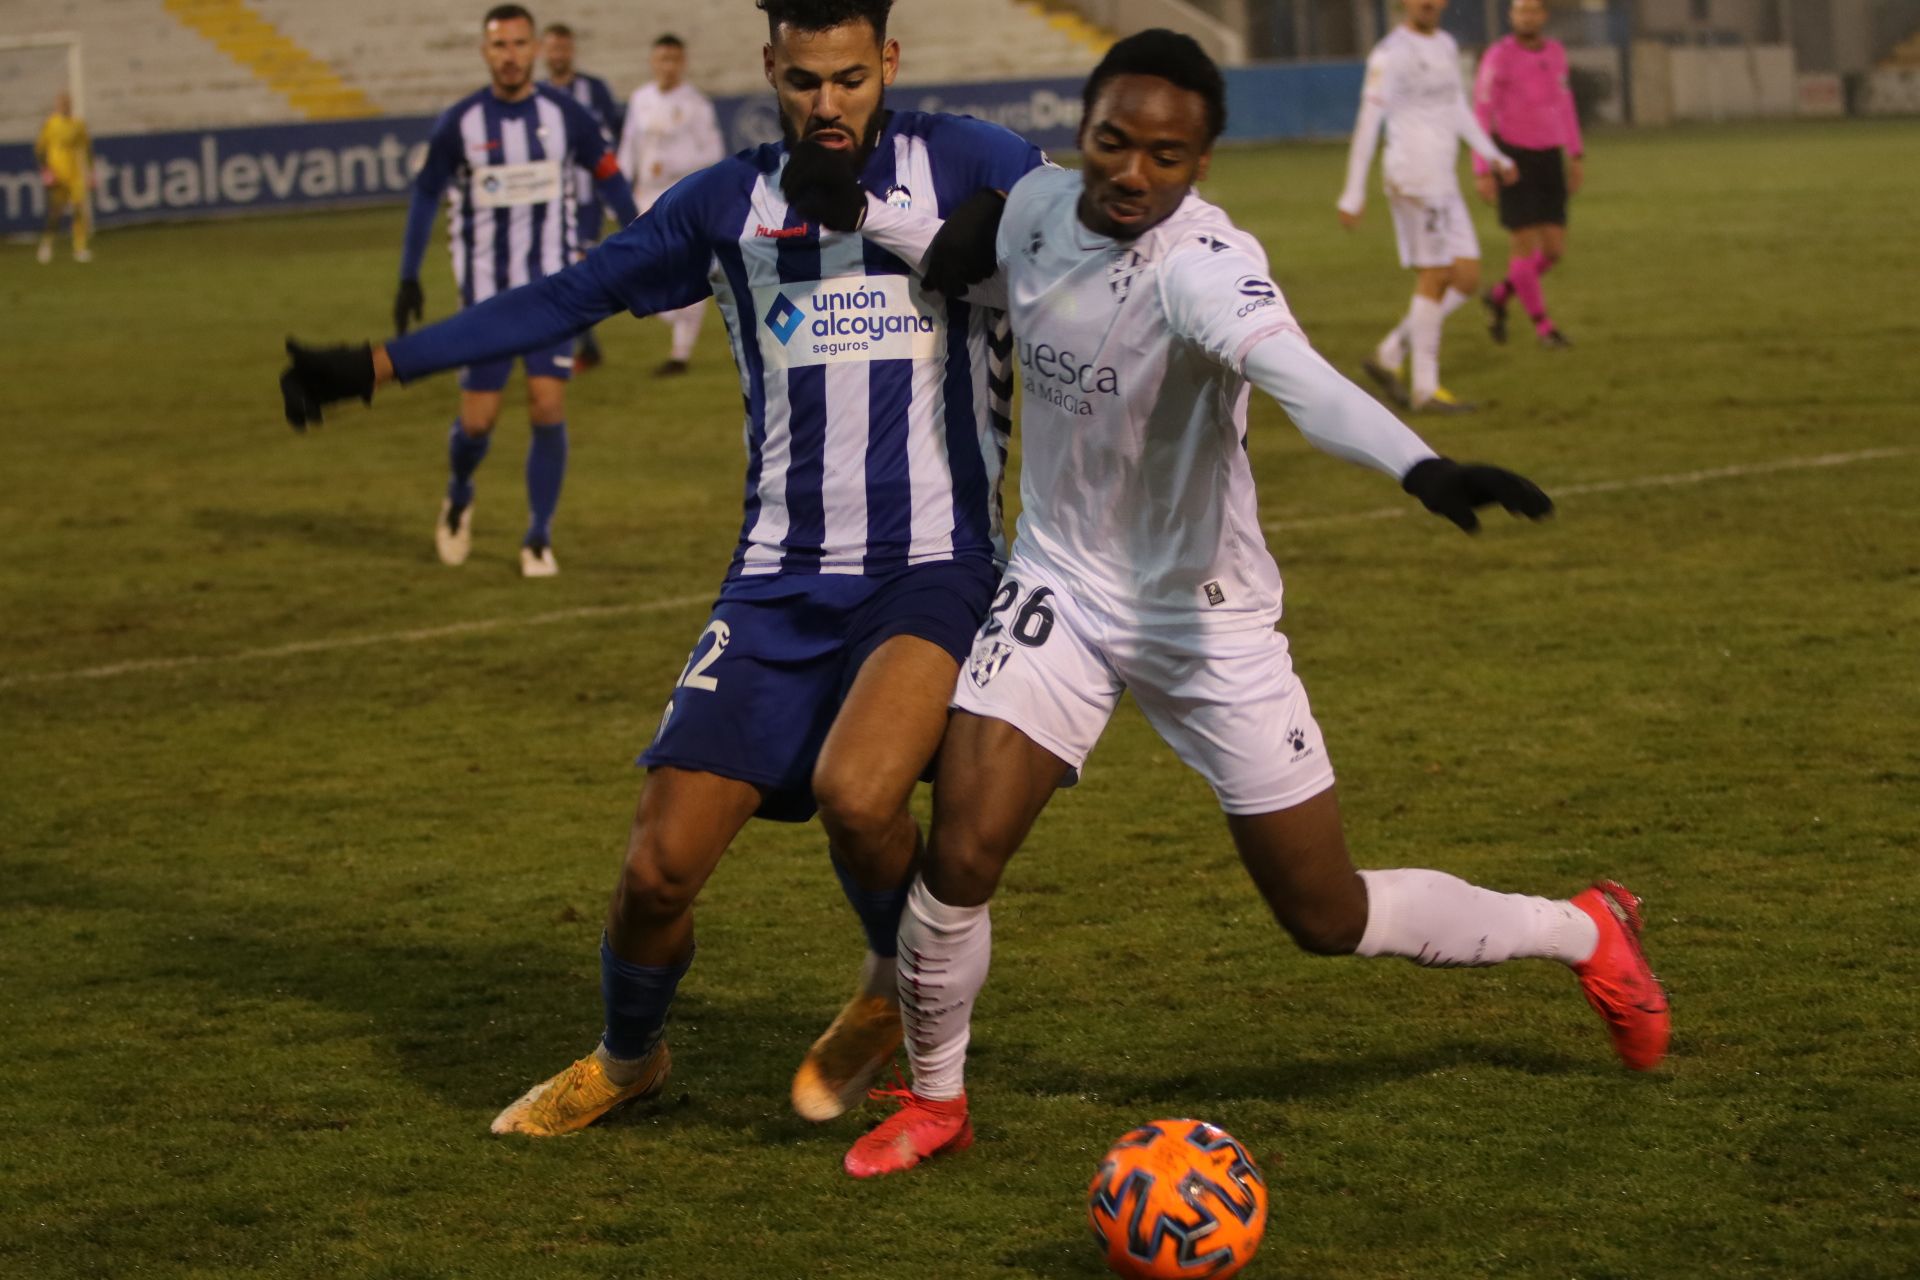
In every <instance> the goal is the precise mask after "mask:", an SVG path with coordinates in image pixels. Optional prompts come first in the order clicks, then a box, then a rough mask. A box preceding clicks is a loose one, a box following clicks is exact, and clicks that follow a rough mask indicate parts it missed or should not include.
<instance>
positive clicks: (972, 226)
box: [920, 191, 1007, 298]
mask: <svg viewBox="0 0 1920 1280" xmlns="http://www.w3.org/2000/svg"><path fill="white" fill-rule="evenodd" d="M1006 211H1007V198H1006V197H1005V196H1003V195H1001V194H1000V193H999V192H998V191H976V192H974V193H973V194H972V195H970V196H968V197H967V198H966V199H965V200H962V201H961V202H960V203H959V205H958V206H957V207H956V208H955V209H954V211H953V212H952V213H950V214H948V215H947V220H946V223H945V224H944V225H943V226H942V227H941V228H940V230H939V231H937V232H935V233H934V237H933V243H932V244H929V245H928V246H927V256H926V260H925V261H924V262H923V263H922V264H921V266H920V278H921V279H922V280H924V281H926V285H927V287H928V288H929V289H935V290H938V291H939V292H941V293H944V294H946V295H947V296H948V297H949V298H957V297H959V296H960V295H961V294H963V293H965V292H966V291H967V289H968V288H969V287H970V286H972V285H976V284H979V283H980V282H981V281H982V280H985V279H987V278H988V277H989V276H991V275H992V274H993V273H994V272H995V271H998V270H999V269H1000V259H999V254H998V252H997V251H996V248H995V243H996V241H998V239H999V237H1000V215H1001V214H1003V213H1005V212H1006Z"/></svg>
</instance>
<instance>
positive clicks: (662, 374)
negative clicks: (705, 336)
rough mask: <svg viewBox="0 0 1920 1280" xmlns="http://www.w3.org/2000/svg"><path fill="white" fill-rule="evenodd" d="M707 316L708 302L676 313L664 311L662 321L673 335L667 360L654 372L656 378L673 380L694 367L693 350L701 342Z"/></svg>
mask: <svg viewBox="0 0 1920 1280" xmlns="http://www.w3.org/2000/svg"><path fill="white" fill-rule="evenodd" d="M706 315H707V304H706V302H705V301H704V300H703V301H700V302H696V303H694V304H693V305H692V306H690V307H681V308H679V309H678V310H676V311H662V312H661V313H660V321H661V323H662V324H664V325H666V326H667V330H668V332H669V333H670V334H671V335H672V336H671V338H670V339H669V342H668V347H667V358H666V360H665V361H664V362H663V363H662V364H661V365H660V366H659V367H658V368H657V369H655V370H654V371H653V374H654V376H655V377H656V378H671V377H674V376H675V375H677V374H682V373H685V372H686V371H687V370H688V369H689V368H691V367H692V362H693V348H694V345H695V344H696V343H698V342H699V341H700V326H701V324H702V323H703V322H704V321H705V319H706Z"/></svg>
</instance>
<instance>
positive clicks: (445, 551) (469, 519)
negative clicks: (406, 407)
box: [433, 360, 513, 565]
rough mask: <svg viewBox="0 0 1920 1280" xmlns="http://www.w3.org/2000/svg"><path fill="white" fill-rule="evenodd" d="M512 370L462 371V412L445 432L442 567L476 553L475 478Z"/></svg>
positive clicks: (437, 541)
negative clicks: (445, 467)
mask: <svg viewBox="0 0 1920 1280" xmlns="http://www.w3.org/2000/svg"><path fill="white" fill-rule="evenodd" d="M512 371H513V362H512V361H511V360H496V361H493V362H491V363H489V364H484V365H468V366H467V367H466V368H464V369H462V370H461V371H460V412H459V414H458V415H457V416H455V418H454V420H453V426H452V427H451V428H449V429H448V431H447V492H446V496H445V497H443V498H442V499H441V502H440V517H439V519H438V520H437V521H435V523H434V539H433V541H434V550H435V551H437V552H438V553H439V556H440V563H442V564H447V565H462V564H465V563H466V562H467V556H468V555H469V554H470V553H471V552H472V550H473V495H474V487H473V474H474V472H476V471H478V470H479V469H480V464H481V463H482V462H485V461H486V458H487V450H488V449H489V448H490V447H491V446H492V444H493V428H494V424H495V423H497V422H498V421H499V420H500V401H501V390H502V388H504V387H505V386H506V385H507V377H508V375H509V374H510V373H511V372H512Z"/></svg>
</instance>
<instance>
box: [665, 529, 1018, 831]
mask: <svg viewBox="0 0 1920 1280" xmlns="http://www.w3.org/2000/svg"><path fill="white" fill-rule="evenodd" d="M999 576H1000V575H999V570H997V569H996V568H995V567H994V565H993V562H992V561H991V560H987V559H984V558H976V559H967V560H942V561H939V562H937V563H934V564H922V565H914V566H911V567H909V568H906V569H902V570H900V571H899V572H897V573H892V574H889V575H887V576H886V577H880V578H862V577H852V576H845V575H840V574H775V575H770V576H767V577H757V578H736V579H734V580H733V581H731V582H729V583H727V584H726V586H724V587H723V588H721V591H720V599H719V600H718V601H717V602H716V603H715V604H714V606H713V615H712V618H711V619H710V620H709V621H708V623H707V629H706V630H705V631H703V632H701V633H700V638H699V639H698V640H697V641H695V642H694V646H693V653H692V654H691V655H689V656H688V658H687V665H686V667H685V669H684V670H682V671H681V673H680V679H679V680H678V682H677V683H676V685H675V687H674V690H673V697H672V698H671V699H669V700H668V702H667V709H666V713H665V714H664V715H662V716H661V717H660V730H659V732H658V733H656V734H655V735H654V739H653V745H651V746H649V747H648V748H647V750H646V753H645V754H644V755H642V756H641V757H640V763H641V764H643V765H645V766H647V767H648V768H654V767H657V766H659V765H671V766H673V767H675V768H678V769H692V770H697V771H699V772H701V773H716V774H719V775H720V776H721V777H725V778H738V779H739V780H740V781H742V782H750V783H752V784H753V785H755V786H757V787H760V788H762V789H763V790H764V791H765V792H766V797H765V800H764V801H763V803H762V804H761V806H760V809H759V812H758V815H757V816H759V817H762V818H771V819H773V820H775V821H777V822H805V821H806V820H807V819H809V818H811V817H812V816H813V814H814V811H815V809H816V808H817V806H816V804H815V803H814V799H813V765H814V761H815V760H816V759H817V758H818V757H819V755H820V748H821V746H822V745H823V744H824V743H825V742H826V740H827V730H828V729H830V728H832V727H833V720H834V717H835V716H836V715H838V714H839V712H840V704H841V703H842V702H844V701H845V700H846V696H847V691H848V690H849V689H851V688H852V687H853V679H854V677H855V676H856V675H858V674H859V672H860V666H861V664H862V663H864V662H865V661H866V660H867V658H868V657H869V656H870V655H871V654H872V653H873V651H874V650H875V649H877V648H879V647H880V646H881V645H882V644H884V643H886V642H887V641H888V640H891V639H893V638H894V637H895V636H917V637H919V638H920V639H922V640H927V641H930V642H931V643H933V644H937V645H939V646H940V647H941V648H942V649H945V650H946V651H947V652H948V653H949V654H951V655H952V656H953V660H954V662H955V664H959V663H961V662H964V661H966V657H967V653H968V652H969V650H971V648H972V647H973V633H974V632H975V631H977V630H978V629H979V627H980V622H981V620H982V619H983V618H984V617H985V616H986V612H987V604H988V601H989V600H991V598H992V596H993V590H994V587H995V586H996V585H997V583H998V580H999Z"/></svg>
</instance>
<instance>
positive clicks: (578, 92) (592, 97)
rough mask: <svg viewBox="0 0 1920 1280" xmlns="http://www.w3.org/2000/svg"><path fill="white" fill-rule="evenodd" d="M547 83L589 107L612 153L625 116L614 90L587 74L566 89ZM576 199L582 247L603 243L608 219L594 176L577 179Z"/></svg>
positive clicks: (577, 176) (575, 78) (577, 74)
mask: <svg viewBox="0 0 1920 1280" xmlns="http://www.w3.org/2000/svg"><path fill="white" fill-rule="evenodd" d="M544 83H545V84H546V87H547V88H549V89H552V90H553V91H554V92H555V93H558V94H563V95H564V96H566V97H569V98H572V99H573V100H574V101H575V102H577V103H579V104H580V105H581V106H583V107H585V108H586V109H587V114H588V115H590V116H592V117H593V118H594V120H595V121H597V122H598V123H599V125H600V137H601V140H602V141H604V142H605V143H606V144H607V149H608V150H612V149H613V147H614V144H615V143H616V142H618V141H619V139H620V126H621V124H622V122H623V121H622V116H623V114H624V113H623V112H622V111H621V110H620V100H619V99H618V98H615V97H614V96H613V90H612V89H611V88H609V87H608V85H607V82H606V81H605V80H602V79H601V78H600V77H599V76H590V75H588V74H587V73H586V72H584V71H576V72H574V73H573V79H571V80H569V81H567V83H565V84H563V85H562V84H555V83H553V82H552V81H551V80H549V81H545V82H544ZM573 199H574V205H575V207H576V208H577V209H578V210H579V223H578V226H579V232H578V236H579V241H580V245H579V247H580V248H582V249H585V248H589V247H591V246H592V245H594V244H597V243H599V240H600V228H601V224H602V222H603V220H604V219H605V217H606V214H605V211H604V210H603V209H602V207H601V205H600V198H599V196H598V195H596V194H595V192H594V189H593V175H591V174H588V173H577V174H575V175H574V178H573Z"/></svg>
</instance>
